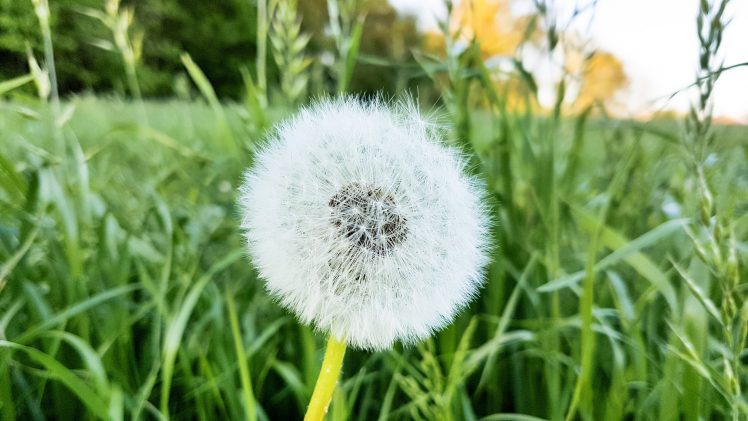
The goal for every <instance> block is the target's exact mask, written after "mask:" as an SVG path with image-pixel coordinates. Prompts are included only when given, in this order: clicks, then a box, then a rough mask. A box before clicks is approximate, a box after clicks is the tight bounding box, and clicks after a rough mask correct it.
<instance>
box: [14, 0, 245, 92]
mask: <svg viewBox="0 0 748 421" xmlns="http://www.w3.org/2000/svg"><path fill="white" fill-rule="evenodd" d="M122 3H123V7H127V6H129V7H133V8H134V10H135V19H134V22H133V27H134V30H135V31H138V32H142V33H144V40H143V57H142V63H141V64H140V66H139V68H138V77H139V81H140V83H141V86H142V90H143V93H144V95H149V96H164V95H171V94H172V93H173V89H174V80H175V76H176V75H178V74H181V73H183V68H182V64H181V62H180V60H179V54H180V53H182V52H185V51H186V52H188V53H190V54H191V56H192V57H193V58H194V60H195V61H196V62H197V63H198V64H199V65H200V66H201V68H202V69H203V71H204V72H205V74H206V75H207V76H208V78H210V80H211V81H212V82H213V83H214V84H215V88H216V90H217V92H218V93H219V94H220V95H222V96H229V97H238V96H239V95H240V94H241V92H242V79H241V75H240V73H239V67H240V66H241V65H247V66H252V65H253V62H254V55H255V37H256V30H255V24H256V18H255V17H256V11H255V6H254V4H253V3H252V2H250V1H247V0H217V1H212V2H204V1H198V0H158V1H134V0H131V1H127V0H125V1H123V2H122ZM84 8H92V9H101V8H102V2H101V1H100V0H56V1H52V2H50V9H51V26H52V42H53V44H54V47H55V54H56V65H57V73H58V80H59V82H60V91H61V92H63V93H66V92H79V91H82V90H87V89H90V90H95V91H111V90H114V91H117V92H120V93H124V92H125V89H124V86H125V83H124V80H125V72H124V69H123V65H122V62H121V58H120V57H118V56H117V55H116V54H111V53H109V52H106V51H102V50H101V49H99V48H97V47H96V46H95V45H94V44H96V42H97V41H98V40H108V39H109V38H110V37H111V34H110V33H109V31H108V30H107V28H105V27H104V26H103V25H102V24H101V23H100V22H99V21H97V20H95V19H92V18H90V17H87V16H84V15H83V14H82V13H81V10H82V9H84ZM27 45H29V46H30V47H31V48H32V51H33V52H34V53H35V54H36V55H37V56H40V55H41V36H40V34H39V28H38V24H37V21H36V17H35V16H34V10H33V7H32V5H31V2H30V1H28V0H0V78H9V77H13V76H18V75H20V74H23V73H25V72H27V71H28V67H27V63H26V46H27Z"/></svg>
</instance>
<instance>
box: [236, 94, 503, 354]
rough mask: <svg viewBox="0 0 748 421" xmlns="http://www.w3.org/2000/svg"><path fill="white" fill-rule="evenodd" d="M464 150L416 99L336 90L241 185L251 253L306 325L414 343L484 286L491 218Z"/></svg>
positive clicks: (278, 139) (368, 339)
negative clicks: (448, 140) (446, 140)
mask: <svg viewBox="0 0 748 421" xmlns="http://www.w3.org/2000/svg"><path fill="white" fill-rule="evenodd" d="M464 170H465V160H464V159H463V158H462V157H461V155H460V154H459V153H458V152H456V151H455V150H452V149H449V148H447V147H445V146H443V144H442V143H441V141H440V139H439V136H438V132H437V131H436V130H434V127H433V126H432V125H431V124H430V123H429V122H427V121H426V120H425V119H424V118H423V117H422V116H421V115H420V114H419V112H418V111H417V109H416V107H415V106H414V105H413V104H412V103H409V102H406V103H403V104H399V105H396V106H389V105H387V104H384V103H383V102H382V101H373V102H370V103H362V102H360V101H359V100H356V99H352V98H343V99H337V100H326V101H320V102H317V103H315V104H314V105H312V106H310V107H308V108H306V109H304V110H302V111H301V112H300V113H299V114H298V115H297V116H295V117H294V118H292V119H290V120H288V121H286V122H284V123H282V124H280V125H279V126H278V127H277V129H276V131H275V134H274V135H273V136H272V137H271V138H270V139H269V141H268V142H267V144H266V146H265V147H264V148H263V149H262V150H261V151H260V152H259V153H258V154H257V155H256V158H255V164H254V167H253V168H252V169H250V170H249V171H247V173H246V174H245V179H244V184H243V185H242V187H241V189H240V193H241V197H240V199H239V200H240V206H241V208H242V211H243V218H242V229H243V230H244V233H245V236H246V239H247V242H248V245H249V250H250V257H251V259H252V261H253V263H254V264H255V265H256V267H257V268H258V270H259V273H260V276H261V277H262V278H264V280H265V282H266V287H267V290H268V291H269V292H270V294H271V295H273V296H274V297H276V298H277V299H278V301H279V302H280V303H281V305H283V306H284V307H287V308H288V309H290V310H291V311H293V312H294V313H295V314H296V315H297V316H298V317H299V318H300V319H301V321H303V322H304V323H310V324H313V325H314V326H315V327H316V328H317V329H319V330H323V331H326V332H329V333H330V334H332V335H334V336H336V337H338V338H343V339H345V340H346V342H347V343H348V344H349V345H350V346H353V347H356V348H363V349H385V348H388V347H391V346H392V344H393V342H394V341H396V340H400V341H402V342H404V343H413V342H416V341H419V340H421V339H423V338H425V337H427V336H429V335H430V334H431V333H432V332H433V331H434V330H436V329H439V328H441V327H443V326H445V325H446V324H448V323H449V322H451V320H452V319H453V318H454V316H455V314H456V313H457V312H458V311H459V310H460V309H461V308H462V307H464V306H465V305H466V304H467V303H468V302H469V301H470V299H471V298H473V297H474V296H475V295H476V293H477V290H478V288H479V287H480V286H481V284H482V279H483V269H484V267H485V266H486V264H487V262H488V231H489V218H488V212H487V209H486V207H485V206H484V205H483V203H482V201H481V198H482V191H483V189H482V186H481V184H480V183H479V182H478V181H477V180H476V179H475V178H472V177H470V176H468V175H466V174H465V171H464Z"/></svg>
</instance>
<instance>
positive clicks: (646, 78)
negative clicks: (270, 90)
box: [389, 0, 748, 124]
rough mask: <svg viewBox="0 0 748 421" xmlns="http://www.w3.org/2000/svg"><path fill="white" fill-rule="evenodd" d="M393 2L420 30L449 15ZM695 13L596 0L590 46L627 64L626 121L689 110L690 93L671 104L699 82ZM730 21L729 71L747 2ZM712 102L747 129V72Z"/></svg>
mask: <svg viewBox="0 0 748 421" xmlns="http://www.w3.org/2000/svg"><path fill="white" fill-rule="evenodd" d="M389 1H390V3H391V4H392V5H393V6H394V7H395V8H397V9H398V10H399V11H400V12H402V13H406V14H411V15H414V16H415V17H416V18H417V20H418V24H419V27H421V28H422V29H431V28H435V26H436V20H437V18H443V17H444V15H445V14H446V9H445V7H444V2H443V0H389ZM557 3H561V1H557ZM564 4H571V5H573V4H574V2H573V0H567V1H566V2H564ZM697 10H698V0H599V1H598V4H597V7H596V8H595V11H594V15H590V19H589V20H588V21H586V22H584V23H583V27H584V31H583V32H584V33H586V35H587V36H589V37H590V39H591V42H592V44H593V45H594V46H596V47H597V48H599V49H602V50H606V51H609V52H611V53H613V54H614V55H615V56H616V57H618V58H619V59H620V60H621V62H622V63H623V66H624V70H625V71H626V74H627V75H628V78H629V83H628V85H627V86H626V88H624V90H623V91H621V92H620V93H619V95H618V97H617V98H618V99H619V100H620V101H621V102H623V104H624V105H625V109H626V111H627V113H628V114H629V115H631V116H641V115H646V114H648V113H651V112H653V111H658V110H663V109H664V110H674V111H678V112H683V111H686V110H687V109H688V106H689V102H690V100H691V97H690V96H689V94H688V93H683V94H679V95H677V96H676V97H675V98H673V99H670V100H669V101H668V100H667V98H668V97H669V95H670V94H671V93H673V92H675V91H677V90H679V89H681V88H684V87H686V86H688V85H689V84H691V83H693V81H694V79H695V74H696V68H697V57H696V55H697V54H698V40H697V37H696V11H697ZM726 15H727V16H728V17H730V18H732V21H731V22H730V24H729V25H728V27H727V29H726V30H725V34H724V39H723V41H722V52H723V53H724V64H725V65H726V66H728V65H732V64H736V63H742V62H748V0H733V1H732V2H731V3H730V5H729V6H728V9H727V11H726ZM714 100H715V107H714V115H715V116H718V117H723V118H726V119H729V120H734V121H737V122H740V123H744V124H748V66H747V67H739V68H736V69H733V70H730V71H727V72H724V73H723V74H722V75H721V76H720V79H719V81H718V82H717V85H716V87H715V91H714Z"/></svg>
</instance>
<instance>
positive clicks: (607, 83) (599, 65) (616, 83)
mask: <svg viewBox="0 0 748 421" xmlns="http://www.w3.org/2000/svg"><path fill="white" fill-rule="evenodd" d="M627 82H628V77H627V76H626V72H625V71H624V69H623V64H621V61H620V60H618V59H617V58H616V56H614V55H613V54H611V53H609V52H607V51H596V52H594V53H592V55H591V56H589V58H588V59H587V60H585V62H584V67H583V70H582V81H581V85H580V88H579V95H578V96H577V100H576V103H575V106H576V107H578V109H580V110H581V109H585V108H587V107H589V106H591V105H594V104H602V105H608V104H610V103H611V101H612V100H613V99H614V96H615V94H616V93H617V92H618V91H619V90H620V89H621V88H623V87H624V86H626V83H627Z"/></svg>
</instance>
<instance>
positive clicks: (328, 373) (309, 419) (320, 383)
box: [304, 335, 345, 421]
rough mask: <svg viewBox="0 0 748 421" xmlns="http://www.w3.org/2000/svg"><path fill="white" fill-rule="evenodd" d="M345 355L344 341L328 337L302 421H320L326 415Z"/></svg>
mask: <svg viewBox="0 0 748 421" xmlns="http://www.w3.org/2000/svg"><path fill="white" fill-rule="evenodd" d="M344 355H345V341H341V340H339V339H337V338H335V337H334V336H332V335H330V339H329V340H328V341H327V350H325V359H324V360H323V361H322V368H321V369H320V371H319V377H317V384H316V385H315V386H314V393H312V399H311V401H309V407H308V408H307V411H306V415H305V416H304V421H322V420H323V419H325V414H327V407H328V406H329V405H330V400H331V399H332V392H333V391H334V390H335V384H336V383H337V382H338V377H339V376H340V368H341V367H342V366H343V356H344Z"/></svg>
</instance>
